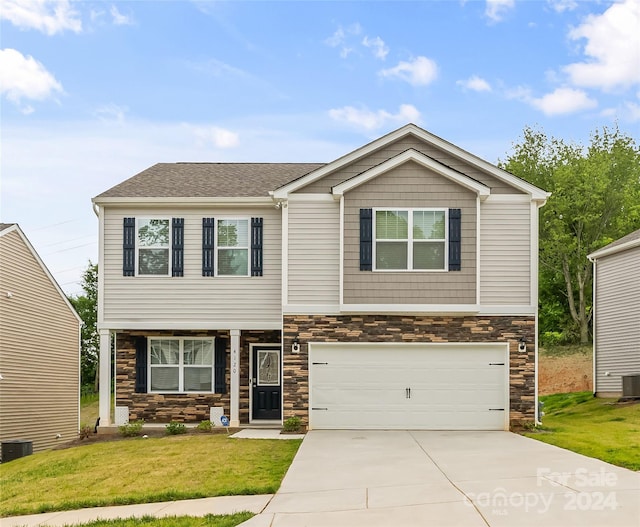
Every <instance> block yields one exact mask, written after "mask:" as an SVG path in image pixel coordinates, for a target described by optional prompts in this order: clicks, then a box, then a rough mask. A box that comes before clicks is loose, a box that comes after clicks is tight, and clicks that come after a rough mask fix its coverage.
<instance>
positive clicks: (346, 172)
mask: <svg viewBox="0 0 640 527" xmlns="http://www.w3.org/2000/svg"><path fill="white" fill-rule="evenodd" d="M410 148H413V149H414V150H417V151H418V152H421V153H423V154H425V155H427V156H429V157H431V158H433V159H435V160H436V161H439V162H440V163H442V164H443V165H446V166H448V167H450V168H452V169H454V170H457V171H458V172H461V173H463V174H465V175H467V176H469V177H470V178H473V179H475V180H476V181H479V182H480V183H483V184H484V185H486V186H487V187H489V188H491V193H492V194H521V191H519V190H517V189H515V188H513V187H512V186H510V185H507V184H506V183H505V182H504V181H501V180H499V179H497V178H496V177H494V176H492V175H490V174H487V173H486V172H484V171H482V170H480V169H478V168H477V167H475V166H473V165H470V164H469V163H467V162H465V161H462V160H460V159H457V158H455V157H453V156H452V155H451V154H449V153H447V152H444V151H443V150H440V149H438V148H435V147H433V146H431V145H429V144H427V143H425V142H424V141H422V140H421V139H419V138H417V137H415V136H413V135H409V136H406V137H404V138H402V139H399V140H397V141H395V142H393V143H391V144H389V145H387V146H385V147H383V148H381V149H379V150H378V151H376V152H374V153H372V154H370V155H368V156H366V157H363V158H362V159H359V160H358V161H356V162H354V163H351V164H350V165H348V166H346V167H343V168H341V169H340V170H337V171H336V172H334V173H332V174H328V175H327V176H325V177H323V178H322V179H320V180H318V181H314V182H313V183H311V184H309V185H307V186H306V187H303V188H301V189H300V190H298V191H297V192H298V193H303V194H328V193H330V192H331V188H332V187H334V186H335V185H338V184H339V183H342V182H343V181H346V180H347V179H349V178H352V177H354V176H356V175H358V174H360V173H362V172H365V171H366V170H369V169H370V168H372V167H374V166H376V165H379V164H380V163H383V162H384V161H387V160H388V159H390V158H392V157H394V156H396V155H398V154H400V153H402V152H404V151H406V150H408V149H410Z"/></svg>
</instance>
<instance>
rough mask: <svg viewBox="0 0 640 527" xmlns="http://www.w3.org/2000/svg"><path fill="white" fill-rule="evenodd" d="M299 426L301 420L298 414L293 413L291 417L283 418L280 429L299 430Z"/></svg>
mask: <svg viewBox="0 0 640 527" xmlns="http://www.w3.org/2000/svg"><path fill="white" fill-rule="evenodd" d="M301 426H302V420H301V419H300V418H299V417H298V416H296V415H294V416H293V417H289V418H288V419H285V421H284V423H283V425H282V430H284V431H285V432H299V431H300V427H301Z"/></svg>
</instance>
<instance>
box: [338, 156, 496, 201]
mask: <svg viewBox="0 0 640 527" xmlns="http://www.w3.org/2000/svg"><path fill="white" fill-rule="evenodd" d="M409 161H413V162H415V163H418V164H419V165H421V166H423V167H425V168H429V169H431V170H433V171H434V172H436V173H437V174H440V175H441V176H443V177H445V178H447V179H449V180H451V181H454V182H455V183H457V184H458V185H461V186H463V187H465V188H466V189H468V190H471V191H472V192H475V193H476V194H477V195H478V196H479V197H480V199H486V198H487V197H488V196H489V194H491V189H490V188H489V187H487V186H486V185H483V184H482V183H480V182H479V181H476V180H475V179H473V178H470V177H469V176H466V175H465V174H462V173H461V172H458V171H457V170H454V169H452V168H450V167H448V166H446V165H443V164H442V163H440V162H439V161H436V160H435V159H433V158H432V157H429V156H427V155H425V154H423V153H422V152H418V151H417V150H415V149H413V148H409V149H408V150H405V151H404V152H401V153H400V154H398V155H396V156H394V157H392V158H390V159H387V160H386V161H384V162H382V163H380V164H379V165H376V166H374V167H372V168H370V169H368V170H365V171H364V172H361V173H360V174H358V175H357V176H354V177H352V178H349V179H347V180H346V181H343V182H342V183H340V184H339V185H336V186H335V187H333V188H332V189H331V193H332V194H333V195H334V197H336V198H338V197H339V196H342V195H343V194H344V193H345V192H348V191H349V190H351V189H353V188H355V187H357V186H359V185H362V184H363V183H366V182H367V181H369V180H371V179H373V178H375V177H377V176H379V175H380V174H384V173H385V172H388V171H389V170H392V169H394V168H396V167H398V166H400V165H403V164H404V163H407V162H409Z"/></svg>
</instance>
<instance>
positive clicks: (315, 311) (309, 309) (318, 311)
mask: <svg viewBox="0 0 640 527" xmlns="http://www.w3.org/2000/svg"><path fill="white" fill-rule="evenodd" d="M282 312H283V314H284V315H339V314H340V305H339V304H287V305H285V306H283V309H282Z"/></svg>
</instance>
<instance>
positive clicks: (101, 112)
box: [95, 103, 129, 125]
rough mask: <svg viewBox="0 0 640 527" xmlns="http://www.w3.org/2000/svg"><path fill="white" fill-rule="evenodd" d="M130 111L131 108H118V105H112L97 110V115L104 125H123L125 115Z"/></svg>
mask: <svg viewBox="0 0 640 527" xmlns="http://www.w3.org/2000/svg"><path fill="white" fill-rule="evenodd" d="M128 111H129V108H127V107H126V106H118V105H117V104H114V103H110V104H106V105H104V106H100V107H99V108H97V109H96V111H95V115H96V117H97V118H98V119H100V121H102V122H103V123H117V124H119V125H122V124H124V121H125V114H126V113H127V112H128Z"/></svg>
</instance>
